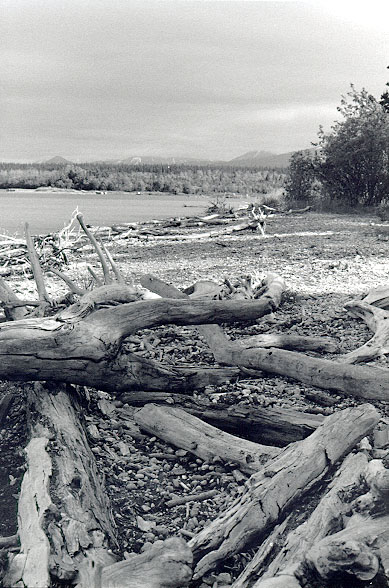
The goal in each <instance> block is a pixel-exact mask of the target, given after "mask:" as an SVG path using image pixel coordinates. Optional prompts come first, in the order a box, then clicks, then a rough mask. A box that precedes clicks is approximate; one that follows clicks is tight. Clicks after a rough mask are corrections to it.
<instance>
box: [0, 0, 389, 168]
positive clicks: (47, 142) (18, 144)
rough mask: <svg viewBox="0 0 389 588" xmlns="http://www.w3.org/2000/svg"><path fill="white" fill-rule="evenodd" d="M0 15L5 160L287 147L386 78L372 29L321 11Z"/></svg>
mask: <svg viewBox="0 0 389 588" xmlns="http://www.w3.org/2000/svg"><path fill="white" fill-rule="evenodd" d="M340 4H342V3H339V5H340ZM379 14H380V13H378V15H379ZM2 16H3V18H2V20H1V22H0V38H1V39H2V44H3V54H2V61H1V64H0V84H1V93H0V94H1V95H0V100H1V109H0V119H1V120H0V128H1V135H2V151H1V152H0V157H4V158H10V157H14V158H18V157H22V156H21V155H20V154H21V153H23V154H24V155H23V157H26V156H28V155H26V154H29V157H31V158H34V157H35V158H38V157H40V155H38V156H36V155H35V154H36V153H40V152H41V151H42V150H45V151H46V150H47V149H49V150H51V151H52V152H53V154H54V153H56V152H57V151H58V150H59V151H61V152H66V153H67V155H68V156H69V157H71V158H76V157H81V158H83V157H87V156H88V157H89V156H90V157H94V156H95V157H99V158H101V157H107V158H111V157H122V156H124V155H125V154H127V153H129V152H132V151H135V152H139V150H147V152H150V151H153V152H154V154H156V155H157V154H161V155H162V154H164V151H166V150H167V151H169V153H170V154H173V155H174V154H176V155H181V154H183V155H193V156H196V155H201V156H204V157H206V156H209V157H216V158H220V157H230V156H231V157H232V156H233V155H236V154H239V152H238V150H239V149H243V150H246V151H248V150H252V149H274V150H275V151H286V150H291V149H293V148H300V147H304V146H305V145H306V144H309V142H310V141H311V140H312V138H314V136H315V134H316V130H317V128H318V126H319V124H326V123H327V122H328V123H329V122H330V120H329V119H330V117H331V116H336V110H335V106H336V104H337V103H339V100H340V96H341V94H342V93H345V92H347V90H348V87H349V83H350V82H353V83H355V85H356V87H357V88H358V87H362V86H366V87H367V88H368V89H369V91H371V92H373V93H374V94H376V95H379V94H380V92H381V91H383V89H384V86H385V82H386V81H387V80H386V79H385V76H386V65H387V63H386V59H387V49H388V48H389V44H388V39H387V38H386V36H385V35H384V34H383V32H382V30H381V25H379V26H377V27H376V28H374V29H373V28H372V26H373V24H372V23H371V25H370V26H369V27H363V26H362V25H360V26H359V25H357V24H356V23H355V21H354V20H351V18H350V20H347V15H342V16H339V14H337V13H336V11H334V10H331V9H329V8H328V7H327V6H325V5H324V4H322V5H321V6H320V5H319V6H315V5H314V3H309V2H308V3H301V2H239V1H236V2H223V1H221V2H212V1H202V2H196V1H191V0H186V1H185V2H184V1H181V0H164V1H154V0H148V1H146V2H145V1H143V0H142V1H138V0H131V2H128V1H127V0H115V1H114V2H108V0H94V1H92V0H82V1H81V2H75V1H74V0H67V1H66V2H63V1H62V0H18V1H17V2H15V1H14V0H3V2H2ZM332 112H333V114H331V113H332Z"/></svg>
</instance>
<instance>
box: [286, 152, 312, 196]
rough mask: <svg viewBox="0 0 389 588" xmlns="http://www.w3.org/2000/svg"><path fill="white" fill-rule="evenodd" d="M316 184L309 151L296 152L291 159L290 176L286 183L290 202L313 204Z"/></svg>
mask: <svg viewBox="0 0 389 588" xmlns="http://www.w3.org/2000/svg"><path fill="white" fill-rule="evenodd" d="M314 184H315V168H314V163H313V158H312V156H311V155H310V153H309V152H307V151H296V153H293V155H292V157H291V158H290V164H289V170H288V176H287V180H286V183H285V192H286V200H287V201H288V202H300V201H301V202H304V203H306V204H308V203H311V202H312V198H313V195H314Z"/></svg>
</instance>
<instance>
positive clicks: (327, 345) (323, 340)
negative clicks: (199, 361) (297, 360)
mask: <svg viewBox="0 0 389 588" xmlns="http://www.w3.org/2000/svg"><path fill="white" fill-rule="evenodd" d="M236 343H237V345H239V347H241V348H242V349H253V348H256V347H264V348H269V347H277V348H281V349H289V350H294V351H324V352H326V353H338V352H339V349H340V346H339V343H338V342H337V341H335V339H331V338H330V337H307V336H302V335H289V334H288V333H281V334H279V333H265V334H264V335H253V336H252V337H245V338H244V339H240V340H238V341H237V342H236Z"/></svg>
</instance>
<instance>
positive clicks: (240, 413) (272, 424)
mask: <svg viewBox="0 0 389 588" xmlns="http://www.w3.org/2000/svg"><path fill="white" fill-rule="evenodd" d="M119 398H120V400H121V401H122V402H123V403H128V404H130V405H131V406H144V405H145V404H149V403H153V404H162V405H166V404H168V405H175V406H179V407H181V408H183V409H184V410H185V411H186V412H188V413H190V414H193V415H194V416H197V417H198V418H200V419H201V420H203V421H205V422H206V423H209V424H210V425H213V426H214V427H218V429H221V430H222V431H226V432H227V433H231V434H232V435H238V436H240V437H244V438H245V439H248V440H249V441H253V442H255V443H262V444H264V445H275V446H278V447H283V446H285V445H288V443H293V442H294V441H300V440H301V439H305V437H307V436H308V435H310V434H311V433H313V431H314V430H315V429H317V427H318V426H319V425H320V424H321V423H322V422H323V419H324V417H323V416H321V415H316V414H311V413H306V412H299V411H297V410H292V409H289V408H269V407H266V408H257V407H252V406H250V407H249V406H236V405H230V404H226V403H223V402H220V400H219V402H218V403H217V404H215V405H211V404H209V405H204V402H201V403H200V402H198V401H196V400H195V399H194V398H192V397H191V396H188V395H184V394H171V393H168V392H124V393H123V394H121V395H120V396H119Z"/></svg>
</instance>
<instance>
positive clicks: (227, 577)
mask: <svg viewBox="0 0 389 588" xmlns="http://www.w3.org/2000/svg"><path fill="white" fill-rule="evenodd" d="M217 582H218V583H219V582H220V583H223V584H231V582H232V578H231V574H229V573H228V572H222V573H221V574H219V575H218V576H217Z"/></svg>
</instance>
